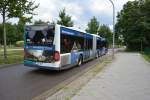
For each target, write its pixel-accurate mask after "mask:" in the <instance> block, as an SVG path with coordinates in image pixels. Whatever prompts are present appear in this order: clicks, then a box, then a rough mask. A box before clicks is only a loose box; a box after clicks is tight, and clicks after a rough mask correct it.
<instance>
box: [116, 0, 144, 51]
mask: <svg viewBox="0 0 150 100" xmlns="http://www.w3.org/2000/svg"><path fill="white" fill-rule="evenodd" d="M141 1H142V0H140V1H129V2H127V3H126V4H125V5H124V7H123V9H122V10H121V12H119V13H118V16H117V24H116V27H115V31H116V33H117V34H122V35H123V37H124V40H125V43H126V45H127V48H129V49H132V50H140V46H141V41H143V43H145V41H144V40H145V39H144V38H145V37H144V34H143V27H142V22H143V21H142V19H141V18H142V17H143V16H142V13H143V12H141Z"/></svg>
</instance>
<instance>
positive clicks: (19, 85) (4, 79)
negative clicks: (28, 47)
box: [0, 59, 99, 100]
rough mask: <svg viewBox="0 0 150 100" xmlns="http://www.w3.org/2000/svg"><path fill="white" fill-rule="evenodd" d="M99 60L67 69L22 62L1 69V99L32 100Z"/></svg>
mask: <svg viewBox="0 0 150 100" xmlns="http://www.w3.org/2000/svg"><path fill="white" fill-rule="evenodd" d="M97 60H99V59H96V60H92V61H90V62H88V63H85V64H84V65H82V66H81V67H74V68H71V69H69V70H65V71H59V72H58V71H50V70H42V69H37V68H31V67H26V66H24V65H22V64H20V65H14V66H10V67H6V68H1V69H0V100H31V99H32V98H34V97H36V96H38V95H40V94H41V93H43V92H45V91H47V90H49V89H52V88H53V87H55V86H56V85H58V84H59V83H61V82H63V81H65V80H67V79H69V78H70V77H72V76H74V75H76V74H78V73H79V72H81V70H85V69H87V68H89V67H91V65H93V64H95V63H96V62H97Z"/></svg>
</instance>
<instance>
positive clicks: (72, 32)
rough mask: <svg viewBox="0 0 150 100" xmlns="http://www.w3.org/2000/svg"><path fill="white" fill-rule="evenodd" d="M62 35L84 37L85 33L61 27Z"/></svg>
mask: <svg viewBox="0 0 150 100" xmlns="http://www.w3.org/2000/svg"><path fill="white" fill-rule="evenodd" d="M61 33H62V34H67V35H73V36H79V37H84V33H82V32H79V31H75V30H72V29H67V28H65V27H61Z"/></svg>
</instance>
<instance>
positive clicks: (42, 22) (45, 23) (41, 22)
mask: <svg viewBox="0 0 150 100" xmlns="http://www.w3.org/2000/svg"><path fill="white" fill-rule="evenodd" d="M48 23H49V22H44V21H42V20H36V21H35V22H34V24H35V25H36V24H44V25H47V24H48Z"/></svg>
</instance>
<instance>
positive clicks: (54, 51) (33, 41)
mask: <svg viewBox="0 0 150 100" xmlns="http://www.w3.org/2000/svg"><path fill="white" fill-rule="evenodd" d="M24 37H25V38H24V65H25V66H30V67H37V68H45V69H51V70H62V69H67V68H70V67H72V66H75V65H78V66H80V65H81V64H82V63H83V62H85V61H88V60H91V59H94V58H98V57H100V56H102V55H104V54H106V51H107V49H106V40H105V39H104V38H102V37H100V36H98V35H94V34H90V33H86V32H84V31H81V30H80V29H75V28H71V27H64V26H61V25H57V24H56V25H29V26H25V34H24Z"/></svg>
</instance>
